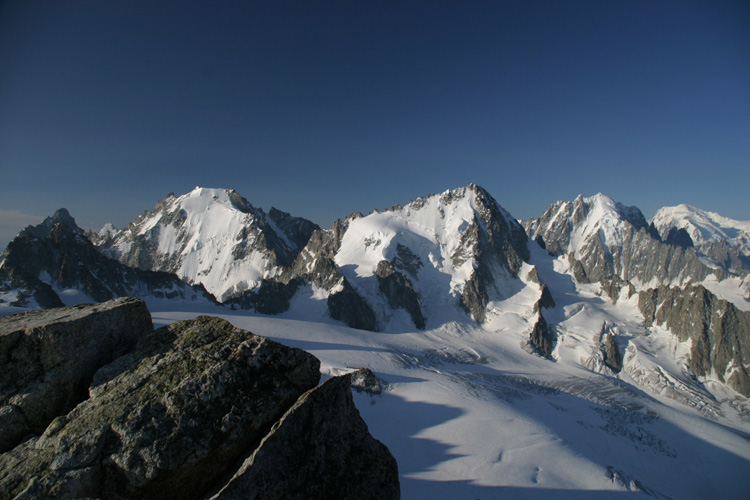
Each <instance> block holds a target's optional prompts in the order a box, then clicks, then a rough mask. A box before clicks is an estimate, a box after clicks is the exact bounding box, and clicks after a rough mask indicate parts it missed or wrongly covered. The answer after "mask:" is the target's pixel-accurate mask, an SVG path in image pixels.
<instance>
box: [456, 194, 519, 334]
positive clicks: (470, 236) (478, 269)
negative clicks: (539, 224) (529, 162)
mask: <svg viewBox="0 0 750 500" xmlns="http://www.w3.org/2000/svg"><path fill="white" fill-rule="evenodd" d="M467 189H470V190H472V191H473V192H474V204H475V206H476V213H475V215H474V224H472V226H471V227H470V228H469V229H468V230H466V231H465V232H464V233H463V235H462V245H461V249H462V250H463V254H462V255H456V256H454V265H455V264H460V262H458V261H457V259H463V260H464V261H465V260H466V257H467V256H469V255H472V256H473V257H474V258H475V259H476V262H477V265H476V266H475V271H474V274H473V275H472V277H471V278H470V279H469V280H468V281H467V282H466V284H465V285H464V289H463V293H462V295H461V297H460V304H461V306H462V307H463V308H464V310H466V311H467V312H469V313H470V314H471V316H472V318H474V320H475V321H478V322H482V321H484V319H485V314H486V308H487V304H488V303H489V298H490V292H491V291H493V290H494V288H495V281H496V280H498V279H503V278H507V277H510V278H516V277H518V271H519V270H520V269H521V265H522V264H523V262H524V261H527V260H529V248H528V237H527V235H526V231H525V230H524V228H523V227H522V226H521V225H520V224H519V223H518V222H517V221H516V220H515V219H513V218H512V217H511V216H510V214H508V213H507V212H506V211H505V210H504V209H503V208H502V207H500V205H499V204H498V203H497V201H495V199H494V198H492V196H491V195H490V194H489V193H488V192H487V191H485V190H484V189H483V188H481V187H479V186H477V185H475V184H470V185H469V187H468V188H467ZM458 191H459V190H457V192H458ZM493 269H501V270H503V271H505V272H506V273H507V275H506V276H495V274H494V273H493V272H492V270H493Z"/></svg>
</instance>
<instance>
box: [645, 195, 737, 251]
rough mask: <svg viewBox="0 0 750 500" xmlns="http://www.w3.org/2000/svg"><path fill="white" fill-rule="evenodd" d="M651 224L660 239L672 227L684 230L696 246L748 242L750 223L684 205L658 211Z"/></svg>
mask: <svg viewBox="0 0 750 500" xmlns="http://www.w3.org/2000/svg"><path fill="white" fill-rule="evenodd" d="M653 224H654V227H656V229H657V231H659V234H661V235H662V237H665V236H666V234H667V233H668V232H669V230H670V229H671V228H672V227H676V228H677V229H685V230H687V232H688V234H689V235H690V237H691V238H692V239H693V243H695V244H696V245H700V244H701V243H705V242H708V241H711V240H714V241H720V240H727V241H732V240H736V241H737V242H740V241H742V240H744V241H745V242H748V241H750V221H738V220H734V219H730V218H729V217H724V216H722V215H719V214H717V213H714V212H709V211H707V210H701V209H700V208H696V207H693V206H691V205H686V204H684V203H683V204H681V205H677V206H674V207H663V208H661V209H659V211H658V212H656V214H655V215H654V218H653Z"/></svg>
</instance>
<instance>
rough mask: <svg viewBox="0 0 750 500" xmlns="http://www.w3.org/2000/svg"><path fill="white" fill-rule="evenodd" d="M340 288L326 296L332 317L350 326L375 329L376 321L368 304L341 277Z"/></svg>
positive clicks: (376, 326)
mask: <svg viewBox="0 0 750 500" xmlns="http://www.w3.org/2000/svg"><path fill="white" fill-rule="evenodd" d="M341 279H342V281H341V290H340V291H337V292H335V293H332V294H331V295H329V296H328V313H329V314H330V315H331V317H332V318H333V319H336V320H339V321H343V322H344V323H346V324H347V325H349V326H351V327H352V328H358V329H360V330H369V331H377V329H378V321H377V318H376V317H375V313H374V312H373V310H372V308H371V307H370V305H369V304H368V303H367V301H366V300H365V299H363V298H362V297H361V296H360V295H359V294H358V293H357V292H356V291H355V290H354V288H353V287H352V286H351V285H350V284H349V282H348V281H347V280H346V278H344V277H342V278H341Z"/></svg>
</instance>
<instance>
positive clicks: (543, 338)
mask: <svg viewBox="0 0 750 500" xmlns="http://www.w3.org/2000/svg"><path fill="white" fill-rule="evenodd" d="M556 339H557V337H556V335H555V332H554V330H553V329H552V328H550V326H549V325H548V324H547V321H546V320H545V319H544V316H542V313H541V312H540V313H539V319H538V320H537V322H536V323H535V324H534V328H533V329H532V330H531V335H530V336H529V343H530V344H531V346H532V347H534V348H535V349H536V351H537V352H538V353H539V354H541V355H542V356H544V357H545V358H551V357H552V350H553V349H554V348H555V340H556Z"/></svg>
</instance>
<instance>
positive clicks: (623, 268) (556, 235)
mask: <svg viewBox="0 0 750 500" xmlns="http://www.w3.org/2000/svg"><path fill="white" fill-rule="evenodd" d="M524 228H525V229H526V232H527V233H528V235H529V237H530V238H531V239H534V240H537V241H538V242H540V243H541V244H542V245H543V246H544V247H545V248H546V249H547V251H548V252H549V253H550V254H552V255H556V256H559V255H567V256H569V260H570V261H571V264H572V265H571V267H572V268H574V271H575V274H576V279H578V280H579V281H582V282H600V281H603V280H610V279H612V278H613V277H615V276H616V277H618V278H620V279H622V280H625V281H629V282H638V283H642V284H644V285H654V286H659V285H662V284H677V285H681V284H683V283H687V282H690V281H702V280H704V279H705V278H706V277H707V276H709V275H712V274H714V275H716V276H717V277H719V279H721V278H723V277H725V273H724V272H723V271H721V270H718V269H714V268H711V267H709V266H707V265H706V264H704V263H703V262H702V261H701V260H700V258H699V256H698V254H697V253H696V251H695V249H693V248H692V247H691V246H690V245H679V244H674V242H673V241H672V242H664V241H662V239H661V237H660V235H659V233H658V232H657V231H656V230H655V229H654V227H653V226H651V225H649V223H648V222H647V221H646V218H645V217H644V216H643V213H641V211H640V210H639V209H638V208H637V207H627V206H624V205H622V204H620V203H617V202H616V201H614V200H613V199H612V198H609V197H608V196H606V195H603V194H601V193H599V194H597V195H596V196H592V197H589V198H584V197H583V196H578V197H577V198H576V199H575V200H573V201H572V202H569V201H568V202H565V201H559V202H557V203H554V204H552V205H550V206H549V207H548V208H547V209H546V210H545V211H544V213H543V214H542V216H541V217H540V218H538V219H529V220H527V221H524Z"/></svg>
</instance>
